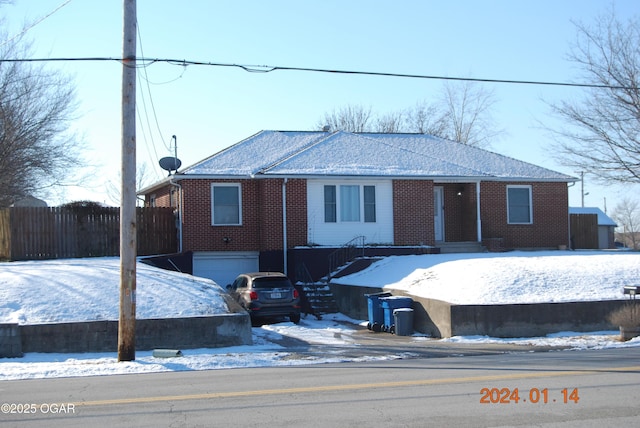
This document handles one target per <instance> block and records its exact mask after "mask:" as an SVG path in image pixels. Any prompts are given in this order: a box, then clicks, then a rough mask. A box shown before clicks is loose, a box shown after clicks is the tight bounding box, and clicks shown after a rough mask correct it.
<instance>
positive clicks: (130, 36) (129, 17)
mask: <svg viewBox="0 0 640 428" xmlns="http://www.w3.org/2000/svg"><path fill="white" fill-rule="evenodd" d="M123 21H124V25H123V27H124V28H123V29H124V37H123V42H122V171H121V172H122V174H121V175H122V187H121V201H120V320H119V323H118V361H133V360H135V359H136V251H137V243H136V28H137V21H136V0H124V20H123Z"/></svg>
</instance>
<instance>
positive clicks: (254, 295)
mask: <svg viewBox="0 0 640 428" xmlns="http://www.w3.org/2000/svg"><path fill="white" fill-rule="evenodd" d="M249 298H250V299H251V300H258V292H257V291H252V292H250V293H249Z"/></svg>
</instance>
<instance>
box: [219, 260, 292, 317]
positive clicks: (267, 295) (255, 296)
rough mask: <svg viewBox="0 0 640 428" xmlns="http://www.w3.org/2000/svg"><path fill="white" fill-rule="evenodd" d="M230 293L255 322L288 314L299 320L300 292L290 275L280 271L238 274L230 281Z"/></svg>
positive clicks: (228, 287) (228, 286)
mask: <svg viewBox="0 0 640 428" xmlns="http://www.w3.org/2000/svg"><path fill="white" fill-rule="evenodd" d="M227 289H228V290H229V294H231V296H232V297H233V298H234V299H235V300H236V301H237V302H238V303H239V304H240V306H242V307H243V308H245V309H246V310H247V311H248V312H249V314H250V315H251V321H252V323H253V324H256V321H257V320H258V319H260V318H268V317H275V316H288V317H289V319H290V320H291V322H293V323H296V324H298V323H299V322H300V296H299V294H298V290H296V289H295V287H294V286H293V285H292V284H291V281H289V278H287V276H286V275H284V274H282V273H277V272H254V273H244V274H242V275H239V276H238V277H237V278H236V279H235V281H233V284H229V285H227Z"/></svg>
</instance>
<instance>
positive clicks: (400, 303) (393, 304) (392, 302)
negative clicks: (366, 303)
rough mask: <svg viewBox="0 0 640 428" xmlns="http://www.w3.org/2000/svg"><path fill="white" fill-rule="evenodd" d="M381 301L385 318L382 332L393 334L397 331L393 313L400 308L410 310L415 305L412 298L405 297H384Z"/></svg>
mask: <svg viewBox="0 0 640 428" xmlns="http://www.w3.org/2000/svg"><path fill="white" fill-rule="evenodd" d="M380 300H381V301H382V313H383V316H384V321H383V322H382V331H388V332H389V333H393V332H394V330H395V320H394V318H393V311H394V310H395V309H399V308H410V307H411V306H412V304H413V299H412V298H411V297H404V296H390V297H383V298H382V299H380Z"/></svg>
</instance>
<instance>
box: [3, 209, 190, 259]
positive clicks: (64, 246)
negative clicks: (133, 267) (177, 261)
mask: <svg viewBox="0 0 640 428" xmlns="http://www.w3.org/2000/svg"><path fill="white" fill-rule="evenodd" d="M136 228H137V241H138V242H137V243H138V255H151V254H168V253H175V252H177V250H178V236H177V228H176V219H175V215H174V213H173V209H172V208H136ZM119 254H120V208H113V207H55V208H22V207H15V208H5V209H2V210H0V258H2V259H8V260H39V259H58V258H74V257H98V256H118V255H119Z"/></svg>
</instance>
